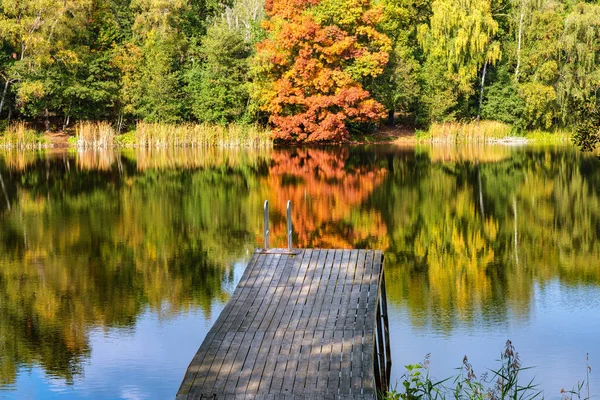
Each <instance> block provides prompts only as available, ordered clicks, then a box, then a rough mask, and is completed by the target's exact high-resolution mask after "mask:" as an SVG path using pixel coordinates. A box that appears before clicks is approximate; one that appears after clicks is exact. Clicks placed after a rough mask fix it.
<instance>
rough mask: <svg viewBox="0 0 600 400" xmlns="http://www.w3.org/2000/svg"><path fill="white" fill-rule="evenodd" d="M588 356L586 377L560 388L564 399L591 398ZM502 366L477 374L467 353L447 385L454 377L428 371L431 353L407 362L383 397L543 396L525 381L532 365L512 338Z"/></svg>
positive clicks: (522, 398)
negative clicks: (396, 382) (523, 358)
mask: <svg viewBox="0 0 600 400" xmlns="http://www.w3.org/2000/svg"><path fill="white" fill-rule="evenodd" d="M586 360H587V369H586V371H587V373H586V379H584V380H583V381H581V382H578V384H577V386H575V387H574V388H573V389H572V390H569V391H565V390H564V389H563V390H562V391H561V393H562V396H563V398H564V399H565V400H572V399H575V398H576V399H585V400H588V399H590V398H591V397H590V384H589V374H590V372H591V368H590V366H589V358H587V357H586ZM498 361H499V362H500V367H499V368H498V369H495V370H494V369H490V370H489V372H486V373H483V374H481V375H480V376H479V378H478V377H477V375H476V374H475V371H474V370H473V366H472V365H471V364H470V363H469V360H468V358H467V356H465V357H464V358H463V362H462V365H461V366H460V367H459V368H458V374H457V375H456V377H454V379H453V380H452V384H451V385H446V382H449V381H450V380H451V379H452V378H451V377H450V378H446V379H443V380H436V379H434V378H431V376H430V374H429V354H428V355H426V356H425V360H424V361H423V362H421V363H419V364H412V365H407V366H406V372H405V373H404V375H403V376H402V380H401V382H400V385H396V387H395V388H393V389H392V390H390V391H388V392H387V393H385V394H384V395H383V396H382V397H383V399H384V400H417V399H446V398H454V399H477V400H484V399H490V400H501V399H515V400H516V399H519V400H533V399H537V398H543V397H544V393H543V392H542V390H540V389H539V388H538V385H537V384H535V383H534V379H533V378H532V379H530V380H526V381H525V383H523V379H522V372H523V371H525V370H527V369H530V368H529V367H523V366H522V365H521V359H520V358H519V353H517V351H516V350H515V347H514V346H513V344H512V342H511V341H510V340H507V341H506V345H505V347H504V351H503V352H502V353H501V354H500V359H499V360H498Z"/></svg>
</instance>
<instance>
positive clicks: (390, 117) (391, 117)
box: [388, 108, 395, 126]
mask: <svg viewBox="0 0 600 400" xmlns="http://www.w3.org/2000/svg"><path fill="white" fill-rule="evenodd" d="M394 122H395V121H394V109H393V108H392V109H391V110H389V111H388V125H389V126H394Z"/></svg>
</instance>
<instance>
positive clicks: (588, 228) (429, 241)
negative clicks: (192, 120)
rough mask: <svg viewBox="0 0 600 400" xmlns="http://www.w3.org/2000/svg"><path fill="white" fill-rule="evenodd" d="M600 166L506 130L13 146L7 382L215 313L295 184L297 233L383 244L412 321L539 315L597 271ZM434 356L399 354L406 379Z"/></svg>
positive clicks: (392, 293) (2, 296) (438, 324)
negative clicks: (110, 338)
mask: <svg viewBox="0 0 600 400" xmlns="http://www.w3.org/2000/svg"><path fill="white" fill-rule="evenodd" d="M599 170H600V164H599V162H598V160H597V159H595V158H588V157H585V156H583V155H581V154H580V153H577V152H576V151H574V150H572V149H568V148H546V149H531V148H507V147H501V146H494V147H478V146H475V147H468V148H448V147H432V148H430V147H422V148H416V149H415V148H405V149H393V148H387V147H371V148H365V147H351V148H331V149H317V148H290V149H276V150H271V151H266V152H258V153H257V152H252V151H242V150H235V151H220V150H216V149H210V150H206V149H179V150H161V151H157V150H141V149H137V150H127V151H123V152H120V153H113V152H83V153H77V152H75V153H70V152H50V153H27V154H19V153H10V152H8V153H1V154H0V177H1V178H2V179H1V183H2V185H1V186H0V190H1V192H0V349H1V352H0V387H2V386H3V385H4V388H5V389H6V388H9V389H10V388H12V389H10V390H16V391H17V393H19V391H20V390H24V389H23V385H24V384H21V383H19V382H20V381H19V380H18V379H17V377H18V374H19V371H21V370H22V369H23V368H39V367H41V369H42V370H43V371H44V373H45V374H47V378H46V379H47V383H46V384H47V386H48V388H50V386H52V385H53V383H52V382H55V380H54V377H58V378H60V379H62V381H63V382H66V383H67V384H69V385H72V384H73V383H77V382H86V379H87V378H85V377H84V375H83V374H82V372H83V370H84V369H85V368H86V367H85V365H86V363H89V362H90V360H92V361H91V362H92V363H94V362H99V361H94V358H93V357H91V354H92V352H93V351H94V349H93V346H92V345H91V343H92V342H91V341H90V337H91V336H92V337H93V336H94V332H97V331H98V329H100V330H101V331H108V332H110V331H111V330H118V331H119V332H126V331H127V329H129V330H130V331H131V332H135V329H136V328H135V327H136V323H138V322H139V321H140V318H141V316H142V315H150V316H151V317H152V318H157V319H158V320H161V321H163V320H164V321H168V320H178V318H180V316H182V315H187V314H189V313H190V312H197V311H200V312H201V313H202V318H205V319H207V320H210V319H211V318H213V317H214V315H212V314H211V313H213V311H214V310H215V304H222V303H223V302H225V301H226V300H227V296H228V295H227V293H228V288H231V286H232V282H233V281H234V268H233V265H234V262H236V261H238V260H244V259H247V257H248V254H249V253H250V252H251V251H252V249H253V248H254V247H255V246H259V245H260V243H261V240H262V237H261V235H262V214H261V211H262V201H263V200H264V199H269V200H270V203H271V209H272V212H271V221H272V242H273V243H274V244H275V245H279V246H284V245H285V243H286V242H285V204H286V201H287V200H288V199H290V200H292V202H293V206H294V217H293V222H294V228H295V238H294V242H295V244H297V245H298V246H300V247H341V248H351V247H359V248H362V247H366V248H379V249H383V250H385V254H386V268H387V269H386V271H387V272H386V273H387V277H388V297H389V301H390V302H391V305H392V308H393V310H396V311H394V312H395V313H397V315H403V316H404V315H406V317H407V318H409V321H410V322H404V323H405V324H408V325H409V326H410V328H411V329H413V330H414V331H416V332H422V333H425V334H427V333H428V332H436V334H441V335H442V336H446V337H451V336H452V335H454V336H452V337H456V335H459V336H461V335H465V332H467V334H468V332H471V334H472V332H474V331H476V332H480V331H482V330H488V331H492V330H495V329H500V328H501V327H503V326H506V324H507V322H510V323H514V322H515V321H524V322H527V323H529V324H531V323H535V322H531V321H533V320H534V319H535V318H533V317H539V316H540V315H542V314H543V315H546V314H545V313H552V310H550V309H540V308H539V307H538V308H536V305H535V301H534V299H535V298H536V293H537V292H536V291H538V292H539V291H540V290H542V291H543V288H544V287H546V286H549V287H552V288H555V287H556V281H559V282H560V285H562V286H559V288H562V287H567V288H572V290H574V291H578V290H579V288H584V287H588V288H589V287H594V288H596V287H598V286H599V283H600V268H598V265H599V262H600V241H599V240H598V239H599V237H598V236H599V235H600V185H599V184H600V174H599V173H598V172H597V171H599ZM540 288H541V289H540ZM553 290H556V289H553ZM581 290H583V289H581ZM586 293H597V291H587V292H586ZM569 298H577V296H571V297H569ZM566 301H567V302H568V301H569V300H568V299H567V300H566ZM594 301H595V303H592V304H596V306H595V307H592V308H593V309H594V310H596V312H598V311H600V310H599V309H598V299H595V300H594ZM586 329H589V327H588V326H586V321H585V320H584V321H582V322H581V326H580V330H582V331H585V330H586ZM562 334H563V335H567V336H569V337H571V338H573V337H576V336H575V334H574V333H573V332H564V333H562ZM398 338H399V336H398ZM201 339H202V338H199V341H201ZM504 339H506V338H503V340H504ZM392 341H394V338H393V337H392ZM501 343H502V341H501V342H500V344H501ZM583 345H584V346H587V348H588V351H592V350H594V349H595V350H597V349H598V347H597V345H596V344H595V343H594V342H592V341H590V342H588V343H584V344H583ZM560 346H561V345H560V343H558V344H557V345H556V347H557V348H556V350H555V351H558V352H560V351H561V350H560ZM192 347H193V346H192ZM590 347H593V349H591V348H590ZM464 351H465V352H468V348H467V349H464ZM498 351H499V348H498ZM192 355H193V352H190V354H189V357H192ZM422 355H423V354H419V355H418V357H417V358H414V357H413V358H410V359H406V357H407V356H406V354H394V357H395V360H396V361H395V363H396V369H395V372H394V374H395V375H396V377H398V376H399V374H400V373H401V371H399V369H398V367H401V366H402V365H404V364H406V363H413V362H417V361H419V359H420V358H421V357H422ZM554 356H556V354H554ZM396 357H398V358H396ZM400 357H402V358H400ZM565 357H566V355H565ZM459 361H460V360H459ZM543 362H544V360H543V359H542V360H540V363H543ZM179 372H180V373H179ZM179 372H178V373H176V374H174V375H176V376H183V372H184V371H183V370H181V371H179ZM541 374H542V372H540V375H541ZM169 379H171V380H173V382H171V383H169V384H171V385H172V387H173V393H175V391H176V389H177V386H178V384H179V381H178V378H176V377H171V378H169ZM169 382H170V381H169ZM109 384H110V383H107V385H109ZM15 385H16V387H15ZM163 385H164V382H163ZM48 390H50V389H48Z"/></svg>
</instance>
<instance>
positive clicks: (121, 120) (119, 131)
mask: <svg viewBox="0 0 600 400" xmlns="http://www.w3.org/2000/svg"><path fill="white" fill-rule="evenodd" d="M121 129H123V113H119V118H118V119H117V135H120V134H121Z"/></svg>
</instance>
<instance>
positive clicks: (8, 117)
mask: <svg viewBox="0 0 600 400" xmlns="http://www.w3.org/2000/svg"><path fill="white" fill-rule="evenodd" d="M12 109H13V107H12V104H10V103H8V116H7V117H6V125H9V126H10V117H12Z"/></svg>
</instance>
